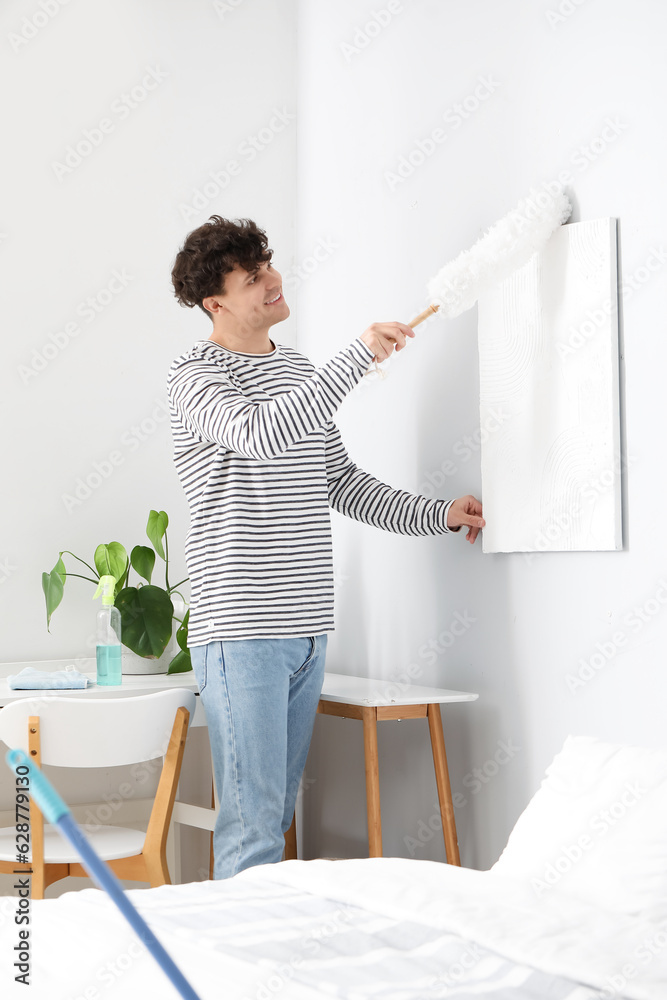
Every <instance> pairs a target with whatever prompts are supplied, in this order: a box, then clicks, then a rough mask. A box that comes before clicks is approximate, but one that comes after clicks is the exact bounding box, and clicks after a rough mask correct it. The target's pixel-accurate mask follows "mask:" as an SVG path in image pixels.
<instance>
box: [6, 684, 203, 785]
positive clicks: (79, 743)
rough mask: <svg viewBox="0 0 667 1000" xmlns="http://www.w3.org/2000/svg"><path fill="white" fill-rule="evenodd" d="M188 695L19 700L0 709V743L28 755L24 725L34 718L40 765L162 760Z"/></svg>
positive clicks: (190, 705)
mask: <svg viewBox="0 0 667 1000" xmlns="http://www.w3.org/2000/svg"><path fill="white" fill-rule="evenodd" d="M181 705H182V706H184V707H185V708H186V709H187V710H188V712H189V713H190V721H191V722H192V717H193V715H194V710H195V695H194V694H193V693H192V691H183V690H181V689H178V688H172V689H171V690H169V691H157V692H155V693H154V694H144V695H133V696H128V697H121V698H66V697H61V696H60V695H56V696H53V695H51V696H50V697H36V698H20V699H18V700H17V701H13V702H10V704H9V705H6V706H5V707H4V708H2V709H0V740H2V741H3V742H4V743H6V744H7V746H8V747H19V748H21V749H22V750H25V751H26V753H27V752H28V750H29V748H28V719H29V718H30V716H31V715H32V716H34V715H36V716H39V720H40V723H39V728H40V748H41V760H42V764H51V765H54V766H56V767H115V766H120V765H123V764H134V763H137V762H139V761H142V760H153V759H154V758H156V757H163V756H164V755H165V753H166V751H167V747H168V745H169V737H170V735H171V731H172V728H173V725H174V716H175V715H176V711H177V709H178V708H180V707H181Z"/></svg>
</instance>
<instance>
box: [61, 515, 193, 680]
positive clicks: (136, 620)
mask: <svg viewBox="0 0 667 1000" xmlns="http://www.w3.org/2000/svg"><path fill="white" fill-rule="evenodd" d="M168 524H169V518H168V517H167V514H166V513H165V511H163V510H160V511H158V510H152V511H151V512H150V514H149V515H148V524H147V525H146V534H147V536H148V539H149V541H150V542H151V545H152V546H153V547H152V548H150V547H149V546H148V545H135V547H134V548H133V549H132V551H131V552H130V554H129V556H128V554H127V551H126V549H125V547H124V546H123V545H121V543H120V542H103V543H102V544H100V545H98V546H97V548H96V549H95V554H94V556H93V563H94V567H93V566H91V565H90V564H89V563H87V562H86V561H85V560H84V559H81V558H79V556H77V555H74V553H73V552H69V551H68V550H67V549H63V551H62V552H60V553H59V555H58V561H57V562H56V564H55V566H54V567H53V569H52V570H51V572H50V573H43V574H42V589H43V590H44V596H45V598H46V627H47V628H49V629H50V624H51V616H52V614H53V612H54V611H55V610H56V608H57V607H58V605H59V604H60V602H61V601H62V599H63V594H64V588H65V581H66V580H67V577H68V576H75V577H79V578H80V579H82V580H90V582H91V583H94V584H95V585H97V584H98V582H99V579H100V577H101V576H105V575H108V576H112V577H113V578H114V580H115V581H116V586H115V589H114V604H115V605H116V607H117V608H118V610H119V611H120V618H121V635H122V642H123V645H124V646H127V648H128V649H130V650H132V652H133V653H136V654H137V656H140V657H143V658H144V659H145V660H147V661H155V660H156V659H159V658H160V657H161V656H162V654H163V653H164V651H165V649H166V648H167V646H168V644H169V642H170V640H171V638H172V633H173V623H174V621H177V622H179V627H178V629H177V632H176V641H177V643H178V646H179V651H178V653H177V654H176V655H175V656H174V657H173V659H172V660H171V662H170V663H169V667H168V669H167V673H169V674H175V673H183V672H185V671H186V670H191V669H192V662H191V660H190V653H189V651H188V645H187V639H188V618H189V615H190V612H189V610H188V611H185V599H184V598H183V595H182V594H181V593H180V591H179V590H178V587H180V586H181V585H182V584H184V583H186V582H187V577H186V579H185V580H180V581H179V582H178V583H177V584H175V585H174V586H171V585H170V583H169V544H168V541H167V526H168ZM163 543H164V544H163ZM156 554H157V555H158V556H159V557H160V559H163V560H164V579H165V585H164V587H158V586H156V585H155V584H153V583H151V579H152V576H153V570H154V568H155V557H156ZM64 555H68V556H72V558H73V559H76V560H77V561H78V562H80V563H82V564H83V565H84V566H85V567H86V568H87V569H88V570H89V571H90V573H91V574H92V575H90V576H87V575H83V574H82V573H71V572H68V571H67V569H66V568H65V563H64V562H63V556H64ZM132 569H133V570H134V571H135V572H136V573H137V575H138V576H139V577H140V578H141V580H140V581H139V582H138V583H137V585H136V586H129V585H128V581H129V576H130V570H132ZM144 580H145V581H146V582H145V583H144V582H143V581H144ZM172 595H177V596H178V597H180V598H181V601H182V602H183V610H184V611H185V613H184V614H183V616H182V618H179V617H178V614H177V613H176V611H175V609H174V602H173V600H172ZM177 610H180V609H177ZM124 672H128V671H126V670H124ZM132 672H134V671H132ZM136 672H140V671H136ZM147 672H153V671H150V670H149V671H147Z"/></svg>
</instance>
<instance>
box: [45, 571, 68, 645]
mask: <svg viewBox="0 0 667 1000" xmlns="http://www.w3.org/2000/svg"><path fill="white" fill-rule="evenodd" d="M62 555H63V554H62V552H61V553H60V555H59V556H58V562H57V563H56V564H55V566H54V567H53V569H52V570H51V572H50V573H42V590H43V591H44V597H45V598H46V627H47V629H48V630H49V631H50V625H51V615H52V614H53V612H54V611H55V610H56V608H57V607H58V605H59V604H60V602H61V601H62V599H63V593H64V592H65V580H66V579H67V573H66V572H65V563H64V562H63V560H62Z"/></svg>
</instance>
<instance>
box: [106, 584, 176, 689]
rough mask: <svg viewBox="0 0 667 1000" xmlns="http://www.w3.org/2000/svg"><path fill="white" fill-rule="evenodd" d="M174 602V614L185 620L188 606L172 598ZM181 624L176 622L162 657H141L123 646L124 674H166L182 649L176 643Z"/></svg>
mask: <svg viewBox="0 0 667 1000" xmlns="http://www.w3.org/2000/svg"><path fill="white" fill-rule="evenodd" d="M172 601H173V604H174V613H175V614H176V615H178V617H179V618H183V615H184V614H185V610H186V606H185V605H184V604H183V602H182V601H180V600H179V599H178V598H177V597H176V598H172ZM179 624H180V623H179V622H174V630H173V632H172V636H171V639H170V640H169V642H168V644H167V647H166V649H165V651H164V653H163V654H162V656H159V657H156V658H154V657H149V656H139V655H138V653H133V652H132V650H131V649H128V648H127V646H123V647H122V652H121V661H122V673H124V674H166V673H167V670H168V669H169V664H170V663H171V661H172V660H173V658H174V657H175V656H176V654H177V653H178V651H179V648H180V647H179V645H178V642H177V641H176V630H177V629H178V627H179Z"/></svg>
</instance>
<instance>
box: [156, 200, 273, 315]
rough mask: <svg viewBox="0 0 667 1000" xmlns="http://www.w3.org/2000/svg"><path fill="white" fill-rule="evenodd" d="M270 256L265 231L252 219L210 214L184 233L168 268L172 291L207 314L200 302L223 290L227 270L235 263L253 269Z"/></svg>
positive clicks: (183, 301) (185, 304)
mask: <svg viewBox="0 0 667 1000" xmlns="http://www.w3.org/2000/svg"><path fill="white" fill-rule="evenodd" d="M272 256H273V250H271V249H270V248H269V246H268V239H267V236H266V233H265V232H264V230H263V229H260V228H259V227H258V226H257V225H256V224H255V223H254V222H253V221H252V219H237V220H236V221H232V220H230V219H223V218H221V217H220V216H219V215H212V216H211V218H210V219H209V220H208V222H205V223H204V225H203V226H200V227H199V228H198V229H194V230H193V231H192V232H191V233H189V234H188V235H187V236H186V238H185V243H184V244H183V246H182V247H181V249H180V250H179V251H178V253H177V254H176V260H175V261H174V266H173V268H172V272H171V280H172V283H173V285H174V295H175V296H176V298H177V299H178V301H179V302H180V304H181V305H182V306H188V307H189V308H192V307H193V306H199V308H200V309H201V310H202V311H203V312H205V313H206V315H207V316H208V317H210V316H211V314H210V312H209V311H208V309H206V308H205V307H204V306H203V305H202V302H203V300H204V299H205V298H207V296H209V295H223V294H224V291H225V275H226V274H229V272H230V271H233V270H234V267H235V266H236V265H239V266H240V267H242V268H243V269H244V270H245V271H251V272H252V271H256V270H258V268H259V266H260V264H262V263H265V262H266V261H269V260H271V257H272Z"/></svg>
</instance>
